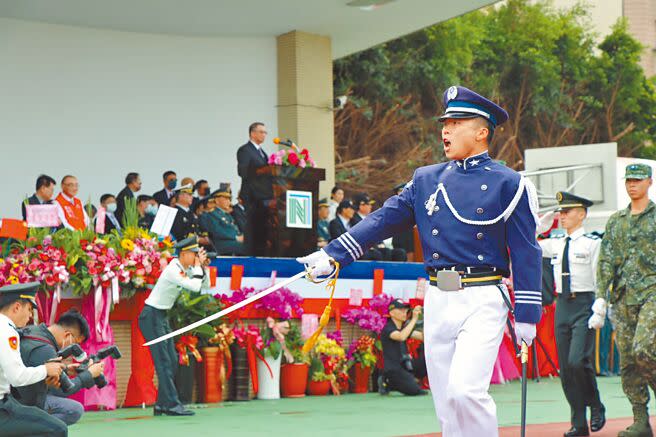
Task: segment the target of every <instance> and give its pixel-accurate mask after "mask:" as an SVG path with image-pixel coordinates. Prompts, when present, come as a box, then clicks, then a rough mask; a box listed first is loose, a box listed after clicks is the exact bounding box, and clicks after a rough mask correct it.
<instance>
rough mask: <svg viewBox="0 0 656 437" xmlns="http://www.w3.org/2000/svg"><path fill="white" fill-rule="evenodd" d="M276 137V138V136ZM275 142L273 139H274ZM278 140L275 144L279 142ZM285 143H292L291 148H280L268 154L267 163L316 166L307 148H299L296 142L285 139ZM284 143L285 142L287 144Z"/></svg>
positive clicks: (303, 166) (301, 166)
mask: <svg viewBox="0 0 656 437" xmlns="http://www.w3.org/2000/svg"><path fill="white" fill-rule="evenodd" d="M276 139H277V138H276ZM274 142H275V140H274ZM280 143H281V142H280V141H278V142H276V144H280ZM287 143H289V144H292V148H291V149H280V150H278V151H276V152H274V153H272V154H271V155H270V156H269V165H282V166H289V167H300V168H305V167H311V168H314V167H316V166H317V165H316V163H315V162H314V159H312V157H311V156H310V152H309V151H308V149H302V150H299V149H298V147H296V144H294V143H292V142H291V141H290V140H287ZM287 143H285V144H287Z"/></svg>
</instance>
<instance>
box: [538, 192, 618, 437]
mask: <svg viewBox="0 0 656 437" xmlns="http://www.w3.org/2000/svg"><path fill="white" fill-rule="evenodd" d="M556 198H557V199H558V203H559V208H558V210H559V211H560V224H561V226H562V227H563V228H564V229H565V231H566V232H567V235H560V236H557V237H555V238H549V239H547V240H542V241H540V246H542V254H543V256H544V257H548V258H551V265H552V266H553V273H554V280H555V283H556V293H557V296H558V302H557V303H556V315H555V316H556V320H555V324H556V327H555V328H556V329H555V332H556V346H557V349H558V361H559V362H560V381H561V383H562V386H563V391H564V392H565V397H566V398H567V402H569V405H570V409H571V423H572V428H571V429H570V430H569V431H567V432H566V433H565V437H575V436H587V435H590V432H589V431H590V430H591V431H599V430H600V429H601V428H603V426H604V424H605V423H606V416H605V408H604V405H603V404H602V403H601V399H600V397H599V391H598V390H597V381H596V379H595V369H594V366H593V356H592V355H593V352H594V331H593V330H592V329H589V328H588V319H589V318H590V316H591V315H592V304H593V303H594V299H595V291H596V290H597V281H596V272H597V261H598V259H599V249H600V247H601V238H599V237H598V236H596V235H594V234H586V232H585V229H584V228H583V221H584V220H585V218H586V216H587V209H588V208H589V207H590V206H592V202H591V201H590V200H588V199H585V198H583V197H579V196H576V195H574V194H570V193H566V192H559V193H558V194H557V195H556ZM587 407H590V411H591V414H590V428H589V429H588V423H587V418H586V408H587Z"/></svg>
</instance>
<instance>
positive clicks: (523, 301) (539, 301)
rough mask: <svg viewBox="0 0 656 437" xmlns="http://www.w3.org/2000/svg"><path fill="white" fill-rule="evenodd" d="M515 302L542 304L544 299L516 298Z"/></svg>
mask: <svg viewBox="0 0 656 437" xmlns="http://www.w3.org/2000/svg"><path fill="white" fill-rule="evenodd" d="M515 303H516V304H517V303H523V304H532V305H542V300H538V299H535V300H533V299H515Z"/></svg>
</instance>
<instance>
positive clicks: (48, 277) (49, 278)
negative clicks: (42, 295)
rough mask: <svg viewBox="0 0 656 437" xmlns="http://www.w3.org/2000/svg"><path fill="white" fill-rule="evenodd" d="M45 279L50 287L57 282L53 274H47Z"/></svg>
mask: <svg viewBox="0 0 656 437" xmlns="http://www.w3.org/2000/svg"><path fill="white" fill-rule="evenodd" d="M45 279H46V285H47V286H48V287H53V286H54V285H55V283H56V282H57V281H56V280H55V278H54V277H53V276H52V275H48V276H46V278H45Z"/></svg>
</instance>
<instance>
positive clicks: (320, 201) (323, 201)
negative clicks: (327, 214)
mask: <svg viewBox="0 0 656 437" xmlns="http://www.w3.org/2000/svg"><path fill="white" fill-rule="evenodd" d="M322 206H326V207H328V206H330V205H329V204H328V199H326V198H325V197H324V198H323V199H319V208H321V207H322Z"/></svg>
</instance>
